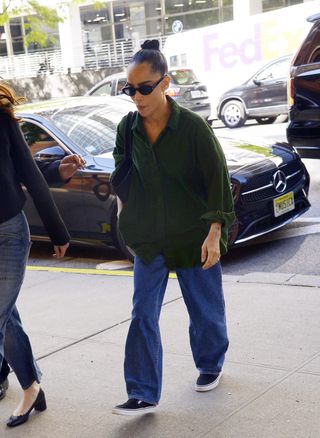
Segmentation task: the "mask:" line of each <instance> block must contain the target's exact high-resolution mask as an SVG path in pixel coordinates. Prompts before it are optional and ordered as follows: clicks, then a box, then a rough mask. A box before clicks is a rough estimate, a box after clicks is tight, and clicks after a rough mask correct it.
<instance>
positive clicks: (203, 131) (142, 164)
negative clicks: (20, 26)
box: [113, 40, 235, 415]
mask: <svg viewBox="0 0 320 438" xmlns="http://www.w3.org/2000/svg"><path fill="white" fill-rule="evenodd" d="M167 72H168V67H167V63H166V59H165V57H164V56H163V54H162V53H161V52H160V51H159V42H158V41H155V40H152V41H146V42H145V43H144V44H143V45H142V48H141V50H140V51H138V52H137V53H136V54H135V55H134V56H133V59H132V61H131V63H130V64H129V67H128V76H127V80H128V82H127V85H126V86H125V87H124V88H123V92H124V93H125V94H127V95H129V96H131V98H132V100H133V102H134V103H135V104H136V107H137V110H138V113H137V114H136V117H135V120H134V122H133V124H132V128H131V129H132V137H133V144H132V159H133V164H134V170H133V173H132V179H131V185H130V191H129V198H128V201H127V202H126V203H125V204H124V206H123V209H122V211H121V213H120V216H119V227H120V231H121V233H122V236H123V238H124V240H125V242H126V244H127V245H128V246H129V247H130V248H132V249H133V250H134V252H135V254H136V256H135V262H134V295H133V311H132V320H131V324H130V328H129V333H128V337H127V342H126V349H125V364H124V372H125V380H126V386H127V393H128V397H129V400H128V401H127V402H125V403H124V404H121V405H118V406H116V407H115V408H114V409H113V413H115V414H120V415H140V414H143V413H148V412H153V411H154V410H155V408H156V406H157V404H158V403H159V399H160V394H161V385H162V346H161V338H160V331H159V316H160V311H161V306H162V301H163V297H164V293H165V290H166V286H167V281H168V276H169V270H170V269H174V270H175V271H176V273H177V277H178V281H179V285H180V288H181V291H182V295H183V298H184V301H185V304H186V306H187V309H188V313H189V317H190V327H189V334H190V344H191V349H192V354H193V358H194V362H195V365H196V367H197V369H198V371H199V376H198V379H197V381H196V382H195V390H196V391H201V392H205V391H209V390H211V389H213V388H215V387H216V386H217V385H218V383H219V379H220V377H221V372H222V366H223V363H224V358H225V353H226V351H227V348H228V337H227V329H226V320H225V309H224V298H223V292H222V285H221V267H220V262H219V259H220V255H223V254H225V253H226V251H227V240H228V227H229V226H230V225H231V224H232V222H233V221H234V218H235V215H234V211H233V201H232V195H231V190H230V180H229V175H228V170H227V167H226V162H225V158H224V154H223V152H222V149H221V146H220V144H219V142H218V140H217V139H216V137H215V136H214V134H213V132H212V129H211V128H210V127H209V126H208V125H207V124H206V122H205V121H204V120H202V119H201V117H199V116H198V115H197V114H195V113H193V112H192V111H189V110H188V109H185V108H183V107H181V106H179V105H178V104H177V102H175V101H174V100H173V99H171V98H170V97H168V96H166V90H167V88H168V87H169V84H170V78H169V76H168V74H167ZM125 125H126V117H125V118H124V119H123V120H122V121H121V122H120V124H119V126H118V135H117V140H116V148H115V150H114V158H115V162H116V169H117V168H118V166H120V165H121V163H122V161H123V159H124V131H125Z"/></svg>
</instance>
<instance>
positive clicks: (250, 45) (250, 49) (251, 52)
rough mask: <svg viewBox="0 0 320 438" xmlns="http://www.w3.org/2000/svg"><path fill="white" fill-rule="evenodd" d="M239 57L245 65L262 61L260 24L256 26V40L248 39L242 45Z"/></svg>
mask: <svg viewBox="0 0 320 438" xmlns="http://www.w3.org/2000/svg"><path fill="white" fill-rule="evenodd" d="M239 55H240V59H241V61H242V62H243V63H244V64H250V63H251V62H253V61H259V60H260V59H261V41H260V24H256V25H255V26H254V38H247V39H246V40H244V41H243V42H242V43H241V45H240V50H239Z"/></svg>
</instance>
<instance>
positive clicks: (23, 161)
mask: <svg viewBox="0 0 320 438" xmlns="http://www.w3.org/2000/svg"><path fill="white" fill-rule="evenodd" d="M17 103H19V99H18V98H16V97H15V95H14V93H13V92H12V91H11V90H10V89H9V88H8V87H7V86H6V85H3V84H0V138H1V141H0V366H1V365H2V361H3V358H4V356H5V357H6V359H7V361H8V362H9V364H10V366H11V368H12V369H13V371H14V372H15V374H16V376H17V378H18V381H19V383H20V385H21V387H22V389H23V397H22V399H21V401H20V403H19V405H18V406H17V408H16V410H15V411H14V413H13V414H12V415H11V417H10V418H9V420H8V421H7V425H8V426H9V427H15V426H18V425H20V424H22V423H24V422H26V421H27V420H28V418H29V414H30V412H31V411H32V410H33V409H35V410H38V411H43V410H45V409H46V400H45V395H44V392H43V390H42V389H41V387H40V378H41V371H40V369H39V368H38V366H37V364H36V362H35V359H34V357H33V353H32V349H31V345H30V342H29V339H28V336H27V334H26V333H25V332H24V330H23V327H22V324H21V320H20V316H19V313H18V310H17V307H16V305H15V303H16V300H17V297H18V294H19V292H20V288H21V284H22V282H23V277H24V272H25V267H26V262H27V258H28V254H29V248H30V233H29V228H28V224H27V221H26V218H25V215H24V213H23V211H22V209H23V206H24V203H25V200H26V198H25V195H24V193H23V190H22V184H24V185H25V187H26V188H27V190H28V192H29V193H30V195H31V197H32V199H33V202H34V204H35V206H36V208H37V210H38V212H39V214H40V217H41V219H42V221H43V222H44V225H45V227H46V229H47V232H48V235H49V237H50V239H51V241H52V243H53V246H54V252H55V255H56V257H59V258H60V257H63V256H64V254H65V252H66V250H67V248H68V246H69V240H70V236H69V233H68V231H67V229H66V227H65V225H64V223H63V221H62V219H61V217H60V215H59V212H58V210H57V208H56V206H55V204H54V202H53V199H52V197H51V194H50V191H49V189H48V186H47V184H46V182H45V180H44V178H43V176H42V174H41V172H40V171H39V169H38V168H37V166H36V164H35V162H34V160H33V158H32V155H31V153H30V151H29V148H28V145H27V144H26V142H25V141H24V138H23V135H22V133H21V131H20V129H19V126H18V123H17V120H16V119H15V116H14V113H13V110H12V106H13V105H15V104H17Z"/></svg>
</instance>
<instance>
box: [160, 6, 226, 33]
mask: <svg viewBox="0 0 320 438" xmlns="http://www.w3.org/2000/svg"><path fill="white" fill-rule="evenodd" d="M175 20H180V21H181V22H182V23H183V29H184V30H191V29H197V28H199V27H204V26H210V25H212V24H217V23H219V21H220V18H219V10H218V9H213V10H211V11H210V13H208V12H202V11H200V12H193V13H192V14H183V15H178V16H177V15H174V16H168V18H167V20H166V34H172V33H173V30H172V23H173V22H174V21H175Z"/></svg>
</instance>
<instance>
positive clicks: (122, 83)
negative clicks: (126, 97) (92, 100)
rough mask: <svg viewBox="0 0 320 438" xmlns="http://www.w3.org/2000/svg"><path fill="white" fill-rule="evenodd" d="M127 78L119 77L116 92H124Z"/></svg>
mask: <svg viewBox="0 0 320 438" xmlns="http://www.w3.org/2000/svg"><path fill="white" fill-rule="evenodd" d="M126 83H127V79H126V78H124V79H119V80H118V84H117V90H116V94H122V88H123V87H124V86H125V85H126Z"/></svg>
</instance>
